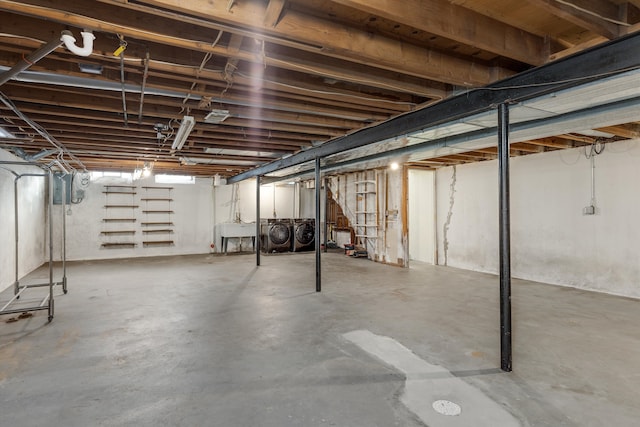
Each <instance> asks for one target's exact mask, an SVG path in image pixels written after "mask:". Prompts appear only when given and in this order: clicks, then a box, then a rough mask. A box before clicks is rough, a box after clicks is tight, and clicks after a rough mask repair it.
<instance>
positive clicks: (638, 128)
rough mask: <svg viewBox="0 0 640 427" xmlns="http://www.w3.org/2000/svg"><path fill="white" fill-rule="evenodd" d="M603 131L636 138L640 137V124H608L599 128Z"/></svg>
mask: <svg viewBox="0 0 640 427" xmlns="http://www.w3.org/2000/svg"><path fill="white" fill-rule="evenodd" d="M595 130H599V131H601V132H607V133H612V134H614V135H617V136H621V137H623V138H629V139H635V138H640V125H638V124H635V123H631V124H626V125H617V126H608V127H604V128H598V129H595Z"/></svg>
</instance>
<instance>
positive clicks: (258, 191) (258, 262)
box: [255, 175, 260, 266]
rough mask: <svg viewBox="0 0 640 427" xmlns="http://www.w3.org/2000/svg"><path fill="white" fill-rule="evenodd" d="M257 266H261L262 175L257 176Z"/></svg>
mask: <svg viewBox="0 0 640 427" xmlns="http://www.w3.org/2000/svg"><path fill="white" fill-rule="evenodd" d="M255 247H256V265H257V266H259V265H260V175H258V176H256V244H255Z"/></svg>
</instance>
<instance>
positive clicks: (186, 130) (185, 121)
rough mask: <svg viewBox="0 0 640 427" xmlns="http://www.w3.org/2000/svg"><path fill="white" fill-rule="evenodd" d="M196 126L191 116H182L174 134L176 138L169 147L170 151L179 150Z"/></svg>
mask: <svg viewBox="0 0 640 427" xmlns="http://www.w3.org/2000/svg"><path fill="white" fill-rule="evenodd" d="M195 125H196V119H194V118H193V116H184V117H183V118H182V121H181V122H180V127H179V128H178V132H176V137H175V138H174V140H173V144H172V145H171V149H172V150H181V149H182V147H183V146H184V143H185V142H186V141H187V138H188V137H189V134H190V133H191V131H192V130H193V127H194V126H195Z"/></svg>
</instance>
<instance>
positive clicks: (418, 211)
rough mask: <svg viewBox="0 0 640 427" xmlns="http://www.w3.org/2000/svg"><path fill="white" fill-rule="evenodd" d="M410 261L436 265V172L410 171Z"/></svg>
mask: <svg viewBox="0 0 640 427" xmlns="http://www.w3.org/2000/svg"><path fill="white" fill-rule="evenodd" d="M408 185H409V192H408V198H409V200H408V210H409V212H408V213H409V215H408V216H409V217H408V221H409V259H410V260H415V261H421V262H427V263H429V264H434V263H435V259H434V257H435V253H436V250H435V246H436V243H435V241H436V236H435V231H436V230H435V223H436V217H435V171H430V170H424V169H409V170H408Z"/></svg>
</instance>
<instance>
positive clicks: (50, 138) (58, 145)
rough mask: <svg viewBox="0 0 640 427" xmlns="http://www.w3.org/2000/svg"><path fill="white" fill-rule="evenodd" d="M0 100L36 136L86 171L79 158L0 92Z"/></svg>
mask: <svg viewBox="0 0 640 427" xmlns="http://www.w3.org/2000/svg"><path fill="white" fill-rule="evenodd" d="M0 100H1V101H2V103H3V104H4V105H6V106H7V107H9V108H10V109H11V110H12V111H13V112H14V114H15V115H16V116H18V118H19V119H21V120H22V121H24V122H25V123H27V124H28V125H29V126H30V127H31V128H32V129H33V130H35V131H36V132H37V133H38V135H40V136H41V137H43V138H44V139H45V140H47V141H48V142H49V143H50V144H51V145H53V146H54V147H55V148H57V149H58V150H60V151H61V152H62V153H66V154H67V155H68V156H69V158H71V159H72V160H73V161H74V162H75V163H76V164H77V165H79V166H80V167H81V168H82V170H83V171H84V172H86V171H87V168H86V166H85V165H84V163H82V161H81V160H80V159H79V158H77V157H76V156H75V155H74V154H72V153H71V152H70V151H69V150H68V149H67V148H66V147H65V146H64V145H63V144H62V143H61V142H59V141H58V140H56V139H55V138H54V137H53V136H52V135H50V134H49V132H47V131H46V130H45V129H44V128H43V127H42V126H40V125H39V124H38V123H36V122H34V121H33V120H31V119H30V118H29V117H27V116H25V115H24V113H22V111H20V110H19V109H18V107H16V105H15V104H14V103H13V102H11V100H10V99H9V98H8V97H7V96H6V95H5V94H4V93H2V92H0ZM72 169H73V168H72Z"/></svg>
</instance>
